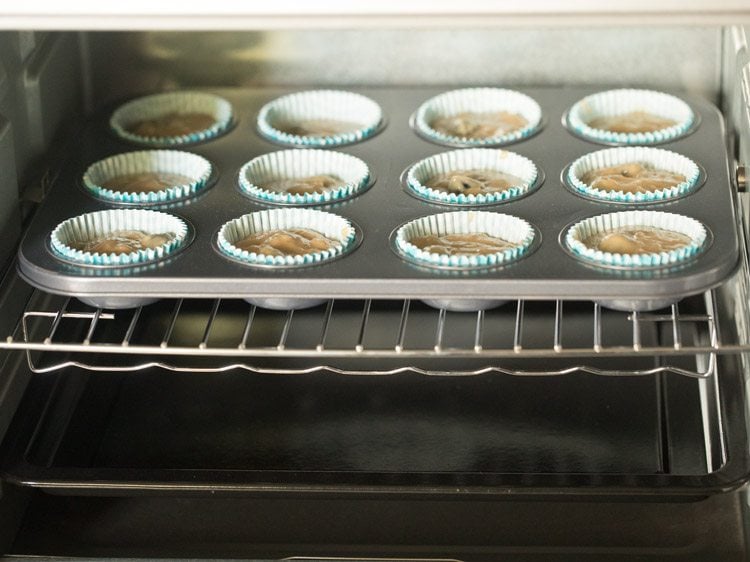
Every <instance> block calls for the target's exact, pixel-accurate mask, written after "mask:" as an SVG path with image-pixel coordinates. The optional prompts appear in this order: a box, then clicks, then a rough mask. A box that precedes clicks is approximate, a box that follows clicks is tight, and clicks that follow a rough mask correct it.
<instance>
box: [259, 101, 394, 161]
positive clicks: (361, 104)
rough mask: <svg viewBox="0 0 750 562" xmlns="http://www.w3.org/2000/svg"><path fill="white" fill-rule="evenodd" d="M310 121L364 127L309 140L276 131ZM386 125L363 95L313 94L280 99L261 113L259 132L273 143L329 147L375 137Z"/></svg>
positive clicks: (380, 115) (380, 113)
mask: <svg viewBox="0 0 750 562" xmlns="http://www.w3.org/2000/svg"><path fill="white" fill-rule="evenodd" d="M310 119H334V120H340V121H347V122H352V123H358V124H361V127H360V128H359V129H357V130H355V131H350V132H346V133H339V134H336V135H329V136H315V137H307V136H302V135H293V134H290V133H286V132H284V131H282V130H280V129H278V128H277V127H279V126H281V125H284V124H294V123H295V122H300V121H306V120H310ZM382 122H383V111H382V110H381V109H380V106H379V105H378V104H377V103H375V102H374V101H372V100H371V99H370V98H367V97H365V96H363V95H360V94H355V93H353V92H346V91H341V90H312V91H307V92H298V93H295V94H289V95H286V96H282V97H280V98H277V99H275V100H273V101H271V102H269V103H267V104H266V105H264V106H263V107H262V108H261V110H260V113H258V130H259V131H260V132H261V134H262V135H264V136H265V137H267V138H269V139H271V140H272V141H275V142H278V143H281V144H286V145H290V146H298V147H303V148H304V147H328V146H339V145H343V144H350V143H354V142H359V141H362V140H365V139H366V138H368V137H370V136H372V135H373V134H374V133H375V132H376V131H377V130H378V128H379V127H380V125H381V123H382Z"/></svg>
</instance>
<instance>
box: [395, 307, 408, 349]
mask: <svg viewBox="0 0 750 562" xmlns="http://www.w3.org/2000/svg"><path fill="white" fill-rule="evenodd" d="M410 307H411V301H410V300H409V299H406V300H405V301H404V306H403V308H402V309H401V320H400V321H399V323H398V337H397V338H396V347H395V350H396V352H397V353H400V352H401V351H403V350H404V339H405V338H406V322H407V320H408V319H409V308H410Z"/></svg>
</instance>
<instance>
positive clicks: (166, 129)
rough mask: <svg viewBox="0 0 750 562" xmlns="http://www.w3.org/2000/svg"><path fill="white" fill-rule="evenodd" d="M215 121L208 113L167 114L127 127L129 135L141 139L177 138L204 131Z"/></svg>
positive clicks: (136, 122)
mask: <svg viewBox="0 0 750 562" xmlns="http://www.w3.org/2000/svg"><path fill="white" fill-rule="evenodd" d="M215 122H216V119H215V118H214V117H213V115H209V114H208V113H177V112H172V113H167V114H166V115H160V116H159V117H154V118H152V119H142V120H140V121H135V122H133V123H130V124H129V125H128V126H127V130H128V131H129V132H130V133H133V134H135V135H138V136H141V137H159V138H161V137H179V136H181V135H189V134H190V133H197V132H199V131H205V130H206V129H208V128H210V127H211V126H212V125H213V124H214V123H215Z"/></svg>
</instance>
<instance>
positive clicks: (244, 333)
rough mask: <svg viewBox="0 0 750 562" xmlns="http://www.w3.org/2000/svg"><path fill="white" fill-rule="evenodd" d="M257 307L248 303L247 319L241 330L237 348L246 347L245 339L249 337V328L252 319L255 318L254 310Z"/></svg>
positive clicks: (251, 325) (250, 328)
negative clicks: (240, 338)
mask: <svg viewBox="0 0 750 562" xmlns="http://www.w3.org/2000/svg"><path fill="white" fill-rule="evenodd" d="M257 308H258V307H256V306H255V305H254V304H253V305H250V311H249V312H248V313H247V320H246V321H245V329H244V330H242V340H241V341H240V345H238V346H237V348H238V349H240V350H243V349H246V347H247V340H248V338H249V337H250V330H252V327H253V320H254V319H255V311H256V309H257Z"/></svg>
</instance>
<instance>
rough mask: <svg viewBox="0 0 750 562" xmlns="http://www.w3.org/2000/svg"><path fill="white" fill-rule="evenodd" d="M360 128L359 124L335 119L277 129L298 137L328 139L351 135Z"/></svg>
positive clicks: (299, 123)
mask: <svg viewBox="0 0 750 562" xmlns="http://www.w3.org/2000/svg"><path fill="white" fill-rule="evenodd" d="M361 128H362V125H360V124H359V123H353V122H351V121H340V120H337V119H306V120H304V121H298V122H296V123H294V124H291V125H287V126H283V127H279V130H280V131H283V132H285V133H289V134H290V135H298V136H300V137H330V136H333V135H340V134H342V133H353V132H354V131H358V130H359V129H361Z"/></svg>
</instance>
